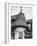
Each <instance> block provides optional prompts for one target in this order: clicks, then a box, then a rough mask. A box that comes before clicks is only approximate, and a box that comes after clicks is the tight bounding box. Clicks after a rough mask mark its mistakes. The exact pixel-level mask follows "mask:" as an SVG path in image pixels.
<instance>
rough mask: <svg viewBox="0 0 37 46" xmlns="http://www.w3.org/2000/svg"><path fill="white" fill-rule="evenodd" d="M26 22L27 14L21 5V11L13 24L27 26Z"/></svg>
mask: <svg viewBox="0 0 37 46" xmlns="http://www.w3.org/2000/svg"><path fill="white" fill-rule="evenodd" d="M25 22H26V19H25V15H24V13H23V12H22V7H21V9H20V13H19V14H18V15H17V17H16V21H15V22H14V23H13V24H12V26H18V25H21V26H27V25H26V23H25Z"/></svg>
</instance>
